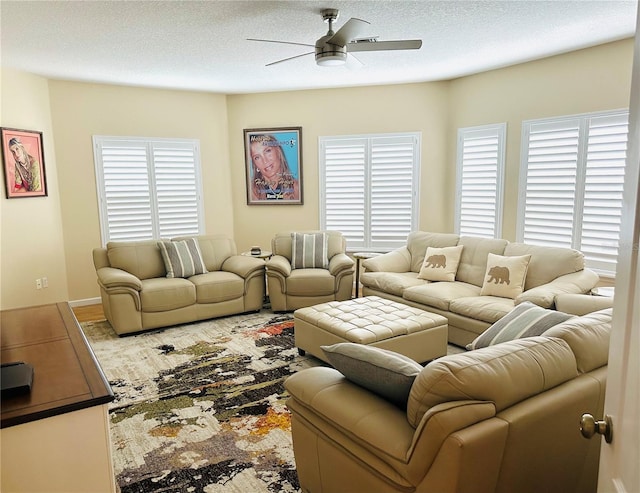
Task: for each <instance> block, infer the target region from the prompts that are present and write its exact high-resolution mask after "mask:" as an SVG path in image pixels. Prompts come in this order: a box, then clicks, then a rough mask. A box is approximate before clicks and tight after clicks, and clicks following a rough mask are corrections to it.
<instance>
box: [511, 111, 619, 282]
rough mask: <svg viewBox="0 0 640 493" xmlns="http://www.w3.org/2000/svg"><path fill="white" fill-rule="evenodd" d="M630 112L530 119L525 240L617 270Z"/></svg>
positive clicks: (524, 173) (521, 221) (521, 235)
mask: <svg viewBox="0 0 640 493" xmlns="http://www.w3.org/2000/svg"><path fill="white" fill-rule="evenodd" d="M628 118H629V113H628V111H615V112H606V113H592V114H587V115H579V116H575V117H566V118H558V119H552V120H535V121H528V122H523V139H522V142H523V156H522V168H521V175H520V179H521V184H520V185H521V187H520V189H521V190H524V195H523V196H522V197H521V200H520V204H519V213H518V239H519V240H520V241H524V242H526V243H532V244H538V245H550V246H560V247H569V248H575V249H577V250H580V251H582V252H583V253H584V255H585V261H586V264H587V266H588V267H590V268H593V269H595V270H597V271H598V272H600V273H602V274H605V275H613V274H614V273H615V266H616V259H617V255H618V241H619V237H620V217H621V212H622V187H623V183H624V165H625V156H626V143H627V133H628Z"/></svg>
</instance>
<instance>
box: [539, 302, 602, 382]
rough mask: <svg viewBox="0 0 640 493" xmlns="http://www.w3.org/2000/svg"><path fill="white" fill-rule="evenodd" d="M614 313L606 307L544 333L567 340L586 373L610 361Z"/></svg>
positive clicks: (579, 369)
mask: <svg viewBox="0 0 640 493" xmlns="http://www.w3.org/2000/svg"><path fill="white" fill-rule="evenodd" d="M612 313H613V309H612V308H606V309H604V310H600V311H598V312H593V313H588V314H587V315H583V316H582V317H574V318H572V319H570V320H567V321H565V322H562V323H560V324H558V325H556V326H555V327H552V328H550V329H548V330H547V331H546V332H544V333H543V335H544V336H547V337H558V338H560V339H563V340H564V341H566V342H567V344H569V346H570V347H571V350H572V351H573V354H574V355H575V357H576V362H577V365H578V371H579V372H580V373H586V372H589V371H592V370H595V369H596V368H600V367H601V366H604V365H606V364H607V363H608V361H609V337H610V336H611V317H612Z"/></svg>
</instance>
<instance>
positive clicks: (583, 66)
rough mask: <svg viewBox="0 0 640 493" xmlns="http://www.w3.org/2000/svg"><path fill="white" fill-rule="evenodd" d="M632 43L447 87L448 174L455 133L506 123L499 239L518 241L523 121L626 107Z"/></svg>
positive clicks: (585, 51)
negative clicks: (448, 112)
mask: <svg viewBox="0 0 640 493" xmlns="http://www.w3.org/2000/svg"><path fill="white" fill-rule="evenodd" d="M632 61H633V40H631V39H627V40H624V41H619V42H615V43H609V44H606V45H602V46H597V47H595V48H590V49H586V50H580V51H576V52H572V53H569V54H566V55H559V56H555V57H551V58H546V59H544V60H539V61H535V62H530V63H524V64H520V65H516V66H513V67H508V68H504V69H501V70H494V71H491V72H486V73H483V74H478V75H474V76H470V77H465V78H462V79H457V80H455V81H452V82H451V86H450V91H451V94H450V100H451V105H450V107H449V110H450V120H449V128H448V135H449V137H450V141H449V148H448V150H449V162H450V165H451V166H450V168H449V170H450V171H451V172H452V173H453V177H452V179H453V180H454V183H455V159H456V132H457V129H458V128H461V127H469V126H475V125H484V124H488V123H502V122H506V123H507V147H506V151H507V152H506V176H505V197H504V221H503V224H502V228H503V229H502V237H503V238H506V239H508V240H511V241H514V240H515V239H516V215H517V205H518V202H517V201H518V180H519V176H520V173H519V170H520V140H521V126H522V121H523V120H531V119H535V118H546V117H553V116H561V115H573V114H579V113H587V112H591V111H604V110H613V109H619V108H628V106H629V94H630V90H631V67H632Z"/></svg>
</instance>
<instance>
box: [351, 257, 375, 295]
mask: <svg viewBox="0 0 640 493" xmlns="http://www.w3.org/2000/svg"><path fill="white" fill-rule="evenodd" d="M378 255H382V254H381V253H377V252H355V253H352V254H351V256H352V257H353V258H354V259H356V298H359V297H360V261H361V260H366V259H368V258H373V257H377V256H378Z"/></svg>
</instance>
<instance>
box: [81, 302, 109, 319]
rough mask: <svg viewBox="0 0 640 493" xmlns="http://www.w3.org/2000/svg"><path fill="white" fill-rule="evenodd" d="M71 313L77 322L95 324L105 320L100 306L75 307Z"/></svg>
mask: <svg viewBox="0 0 640 493" xmlns="http://www.w3.org/2000/svg"><path fill="white" fill-rule="evenodd" d="M73 313H74V314H75V316H76V318H77V319H78V322H95V321H98V320H104V319H105V316H104V311H103V310H102V305H101V304H97V305H85V306H76V307H75V308H74V309H73Z"/></svg>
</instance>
